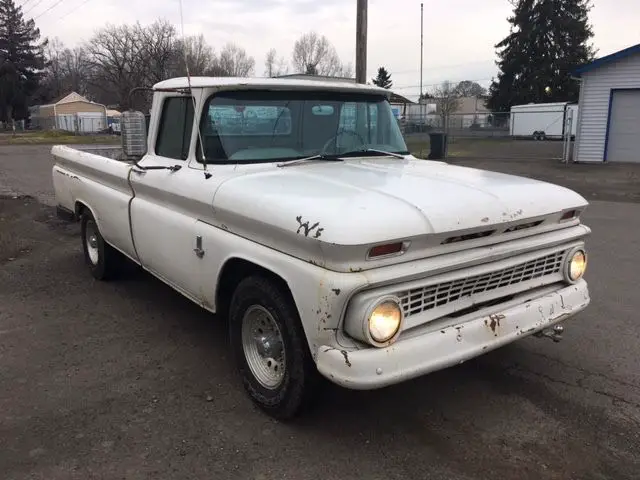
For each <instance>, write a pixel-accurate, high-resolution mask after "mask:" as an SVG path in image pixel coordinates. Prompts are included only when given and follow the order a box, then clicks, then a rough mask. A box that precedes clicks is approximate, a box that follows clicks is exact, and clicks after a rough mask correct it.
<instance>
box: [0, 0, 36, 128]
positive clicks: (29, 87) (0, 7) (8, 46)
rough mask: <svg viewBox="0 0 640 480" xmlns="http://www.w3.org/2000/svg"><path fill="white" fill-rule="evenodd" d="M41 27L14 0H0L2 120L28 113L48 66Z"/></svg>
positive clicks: (0, 93) (25, 115)
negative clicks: (26, 19) (23, 15)
mask: <svg viewBox="0 0 640 480" xmlns="http://www.w3.org/2000/svg"><path fill="white" fill-rule="evenodd" d="M39 40H40V30H39V29H37V28H36V27H35V22H34V21H33V19H29V20H28V21H25V20H24V19H23V17H22V7H16V5H15V2H14V0H0V121H10V120H11V119H12V118H13V119H16V120H19V119H23V118H26V117H27V116H28V112H27V104H28V102H29V100H30V99H31V96H32V95H33V94H34V93H35V92H36V90H37V88H38V82H39V80H40V77H41V75H42V71H43V68H44V66H45V58H44V51H43V49H44V47H45V45H46V43H47V41H46V40H45V41H44V42H41V43H40V42H39Z"/></svg>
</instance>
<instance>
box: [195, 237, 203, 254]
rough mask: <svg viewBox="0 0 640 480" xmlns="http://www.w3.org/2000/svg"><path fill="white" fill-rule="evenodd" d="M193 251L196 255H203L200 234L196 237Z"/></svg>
mask: <svg viewBox="0 0 640 480" xmlns="http://www.w3.org/2000/svg"><path fill="white" fill-rule="evenodd" d="M193 251H194V252H195V254H196V257H198V258H202V257H204V250H203V249H202V237H201V236H200V235H198V236H197V237H196V248H194V249H193Z"/></svg>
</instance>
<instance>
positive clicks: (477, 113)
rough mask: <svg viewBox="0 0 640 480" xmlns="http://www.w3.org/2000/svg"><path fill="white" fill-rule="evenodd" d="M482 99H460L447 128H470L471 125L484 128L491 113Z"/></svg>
mask: <svg viewBox="0 0 640 480" xmlns="http://www.w3.org/2000/svg"><path fill="white" fill-rule="evenodd" d="M486 102H487V101H486V99H485V98H482V97H460V98H458V108H456V109H455V111H453V112H452V113H451V116H450V118H449V128H470V127H471V126H472V125H476V126H479V127H486V126H487V125H488V123H489V115H490V113H491V111H490V110H489V109H488V108H487V103H486Z"/></svg>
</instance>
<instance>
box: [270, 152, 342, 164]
mask: <svg viewBox="0 0 640 480" xmlns="http://www.w3.org/2000/svg"><path fill="white" fill-rule="evenodd" d="M313 160H322V161H323V162H344V160H343V159H342V158H340V157H339V156H338V155H328V154H326V153H322V154H318V155H312V156H310V157H305V158H297V159H295V160H288V161H284V162H282V163H279V164H278V166H279V167H289V166H292V165H299V164H301V163H306V162H311V161H313Z"/></svg>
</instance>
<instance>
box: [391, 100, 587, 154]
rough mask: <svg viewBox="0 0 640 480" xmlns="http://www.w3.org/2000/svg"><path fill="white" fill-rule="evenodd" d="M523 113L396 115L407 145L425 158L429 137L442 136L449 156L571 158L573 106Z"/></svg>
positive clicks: (573, 136)
mask: <svg viewBox="0 0 640 480" xmlns="http://www.w3.org/2000/svg"><path fill="white" fill-rule="evenodd" d="M527 107H531V108H527V109H526V110H524V111H517V112H516V111H514V112H506V113H504V112H474V113H451V114H448V115H443V114H439V113H428V114H424V115H419V114H408V115H405V116H400V117H399V122H400V127H401V130H402V132H403V134H404V137H405V141H406V142H407V145H408V146H409V149H410V150H411V151H412V153H414V154H415V155H419V156H420V157H422V158H424V157H426V156H427V155H429V153H430V147H431V138H432V137H433V135H437V134H445V135H446V138H447V150H446V156H447V157H454V158H455V157H459V158H487V159H492V158H495V159H536V158H540V159H556V160H560V161H565V162H566V161H567V160H568V159H570V157H571V154H572V148H573V140H574V138H575V132H576V123H577V107H575V108H574V107H573V106H569V107H570V108H569V107H565V106H562V105H561V106H556V107H553V108H538V109H536V108H534V107H535V106H533V105H532V106H527Z"/></svg>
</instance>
